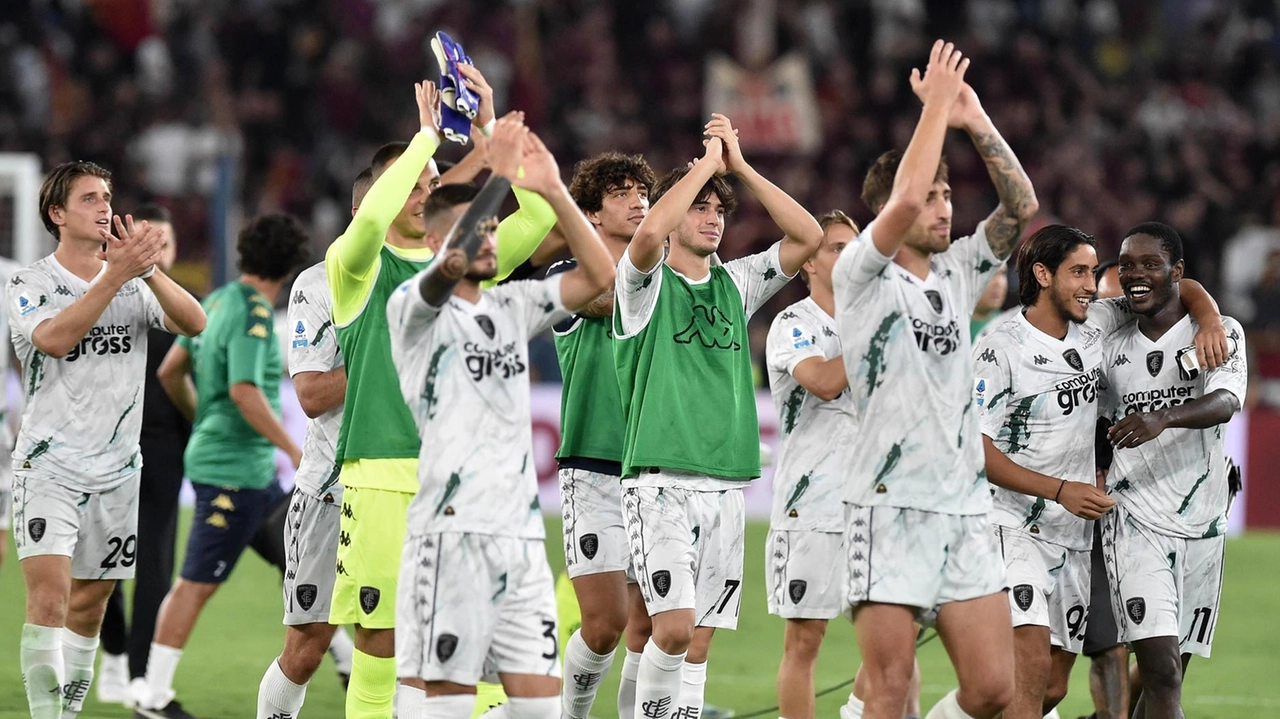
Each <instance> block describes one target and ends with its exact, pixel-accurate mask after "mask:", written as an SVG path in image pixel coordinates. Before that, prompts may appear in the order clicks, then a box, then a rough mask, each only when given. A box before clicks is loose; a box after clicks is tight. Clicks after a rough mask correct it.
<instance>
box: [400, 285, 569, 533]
mask: <svg viewBox="0 0 1280 719" xmlns="http://www.w3.org/2000/svg"><path fill="white" fill-rule="evenodd" d="M425 272H427V270H424V271H423V272H420V273H418V274H417V275H415V276H414V277H413V278H412V279H410V280H408V281H407V282H404V283H403V284H401V285H400V287H399V288H397V289H396V291H395V292H394V293H392V295H391V299H390V300H388V302H387V322H388V324H389V326H390V330H391V357H392V359H393V360H394V361H395V364H396V369H397V370H398V371H399V373H400V391H401V393H402V394H403V395H404V400H405V403H406V404H408V405H409V411H410V412H412V414H413V418H414V421H415V422H416V423H417V425H418V433H419V436H420V437H421V439H422V452H421V454H420V455H419V458H418V478H419V480H420V481H421V483H422V486H421V488H420V489H419V490H418V494H417V496H416V497H414V499H413V503H412V504H411V505H410V506H409V531H410V532H411V533H434V532H473V533H476V534H491V535H503V536H509V537H521V538H524V539H542V538H543V537H544V534H545V530H544V529H543V525H542V512H541V511H540V508H539V506H538V477H537V472H536V471H535V468H534V458H533V430H532V420H531V419H530V413H529V338H530V337H533V336H534V335H536V334H538V333H539V332H541V331H543V330H545V329H547V328H548V327H550V326H551V325H553V324H555V323H556V322H559V321H560V320H563V319H565V318H566V317H569V316H570V313H569V312H567V311H565V309H564V305H563V304H561V301H560V280H561V279H562V278H563V277H564V275H554V276H552V277H549V278H547V279H545V280H525V281H521V282H510V283H507V284H504V285H499V286H497V287H495V288H493V289H489V290H484V291H483V292H482V293H481V295H480V301H479V302H477V303H476V304H471V303H470V302H468V301H466V300H463V299H461V298H459V297H456V296H453V297H450V298H449V299H448V301H446V302H445V304H444V306H443V307H432V306H431V305H429V304H427V302H426V301H425V300H423V299H422V294H421V293H420V292H419V291H418V283H419V282H420V281H421V279H422V277H423V274H424V273H425Z"/></svg>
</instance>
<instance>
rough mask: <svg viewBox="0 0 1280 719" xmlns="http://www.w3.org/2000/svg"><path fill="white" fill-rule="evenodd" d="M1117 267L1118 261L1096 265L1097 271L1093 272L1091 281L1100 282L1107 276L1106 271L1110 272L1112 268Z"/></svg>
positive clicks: (1108, 261)
mask: <svg viewBox="0 0 1280 719" xmlns="http://www.w3.org/2000/svg"><path fill="white" fill-rule="evenodd" d="M1119 266H1120V260H1107V261H1106V262H1103V263H1102V264H1100V265H1098V269H1096V270H1094V271H1093V281H1094V282H1101V281H1102V278H1103V277H1106V276H1107V271H1108V270H1110V269H1111V268H1112V267H1119Z"/></svg>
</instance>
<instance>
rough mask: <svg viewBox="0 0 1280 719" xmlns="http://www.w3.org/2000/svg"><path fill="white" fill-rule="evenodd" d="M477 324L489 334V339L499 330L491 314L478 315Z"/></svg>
mask: <svg viewBox="0 0 1280 719" xmlns="http://www.w3.org/2000/svg"><path fill="white" fill-rule="evenodd" d="M476 324H478V325H480V329H481V330H483V331H484V333H485V334H486V335H488V336H489V339H493V336H494V335H495V334H497V330H496V329H494V326H493V320H491V319H489V315H476Z"/></svg>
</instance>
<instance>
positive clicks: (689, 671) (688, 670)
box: [671, 662, 707, 719]
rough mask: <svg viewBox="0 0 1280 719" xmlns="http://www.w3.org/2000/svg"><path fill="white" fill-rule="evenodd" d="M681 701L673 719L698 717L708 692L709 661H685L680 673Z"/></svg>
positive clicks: (694, 718)
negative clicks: (697, 662) (696, 662)
mask: <svg viewBox="0 0 1280 719" xmlns="http://www.w3.org/2000/svg"><path fill="white" fill-rule="evenodd" d="M680 680H681V681H680V701H679V707H677V709H676V711H675V713H674V714H672V715H671V716H672V719H698V717H700V716H702V699H703V697H704V696H706V693H707V663H706V662H703V663H701V664H695V663H693V662H685V663H684V670H683V671H681V673H680Z"/></svg>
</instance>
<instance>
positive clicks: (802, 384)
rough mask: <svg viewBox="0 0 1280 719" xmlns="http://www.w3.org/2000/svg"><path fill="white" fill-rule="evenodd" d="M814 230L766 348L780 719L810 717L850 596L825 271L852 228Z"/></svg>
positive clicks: (839, 397) (771, 593) (770, 573)
mask: <svg viewBox="0 0 1280 719" xmlns="http://www.w3.org/2000/svg"><path fill="white" fill-rule="evenodd" d="M818 225H819V226H820V227H822V230H823V238H822V245H821V246H819V248H818V251H817V252H815V253H814V254H813V257H811V258H809V261H808V262H806V263H804V267H803V269H801V270H800V277H801V279H803V280H804V282H805V284H806V285H808V287H809V296H808V297H806V298H805V299H803V300H800V301H799V302H797V303H795V304H793V305H791V306H790V307H788V308H786V309H785V310H783V311H782V313H781V314H779V315H778V316H777V317H774V319H773V325H772V326H771V327H770V328H769V340H768V345H767V347H766V350H765V357H766V360H767V364H768V369H769V387H770V390H771V392H772V394H773V403H774V406H776V407H777V409H778V418H779V420H778V426H779V428H780V429H781V432H782V437H781V448H780V449H781V452H780V454H779V456H778V466H777V469H776V470H775V472H774V475H773V477H774V479H773V511H772V513H771V515H770V517H769V537H768V539H767V540H766V543H765V572H766V580H767V587H768V588H767V596H768V600H769V613H770V614H775V615H777V616H780V617H784V618H785V619H786V620H787V624H786V630H785V634H784V635H783V644H782V665H781V667H779V669H778V713H779V715H780V716H781V717H783V718H784V719H813V716H814V696H813V668H814V665H815V664H817V661H818V649H819V647H821V645H822V637H823V635H825V634H826V631H827V622H828V621H829V620H831V619H834V618H835V617H837V616H839V615H840V613H841V611H842V610H843V608H844V603H845V599H844V597H845V594H846V592H847V586H846V577H845V566H844V562H840V561H835V562H833V558H836V557H843V556H844V502H843V497H844V492H845V487H844V481H843V480H844V471H845V468H846V467H847V466H849V465H850V464H852V463H853V462H854V461H855V459H854V457H853V456H851V455H850V454H849V446H850V443H849V442H848V441H847V440H846V439H845V438H847V437H849V436H851V435H853V434H854V433H855V432H856V431H857V424H856V423H855V421H854V418H853V407H852V405H851V402H850V399H849V393H848V392H846V391H845V390H846V389H848V386H849V383H848V380H847V378H846V377H845V373H844V364H843V360H842V359H841V354H840V338H839V336H837V335H836V331H835V324H836V321H835V317H834V314H835V299H834V297H833V296H832V290H831V268H832V267H834V266H835V263H836V258H837V257H839V256H840V253H841V252H843V251H844V248H845V247H846V246H847V245H848V244H849V243H850V242H853V240H854V239H855V238H856V237H857V236H858V226H857V225H856V224H854V222H853V220H851V219H849V216H848V215H846V214H844V213H843V212H840V211H839V210H836V211H834V212H831V213H828V214H826V215H823V216H822V217H820V218H818ZM834 437H838V438H841V439H840V440H838V441H833V439H832V438H834Z"/></svg>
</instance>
